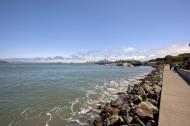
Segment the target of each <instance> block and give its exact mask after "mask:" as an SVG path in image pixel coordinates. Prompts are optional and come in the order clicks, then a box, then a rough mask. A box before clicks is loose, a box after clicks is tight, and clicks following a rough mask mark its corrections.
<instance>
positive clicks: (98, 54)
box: [8, 44, 190, 63]
mask: <svg viewBox="0 0 190 126" xmlns="http://www.w3.org/2000/svg"><path fill="white" fill-rule="evenodd" d="M181 53H190V47H189V45H188V44H173V45H171V46H169V47H166V48H161V49H139V48H135V47H125V48H121V49H114V50H113V49H112V50H111V49H110V50H109V49H102V50H95V51H88V52H79V53H77V54H73V55H70V56H67V57H63V56H55V57H46V58H40V57H38V58H28V59H27V58H24V59H22V58H20V59H8V60H9V61H17V62H18V61H22V62H64V63H70V62H73V63H84V62H88V61H98V60H102V59H105V58H106V59H108V60H112V61H114V60H120V59H127V60H141V61H144V60H149V59H153V58H158V57H165V56H166V55H178V54H181Z"/></svg>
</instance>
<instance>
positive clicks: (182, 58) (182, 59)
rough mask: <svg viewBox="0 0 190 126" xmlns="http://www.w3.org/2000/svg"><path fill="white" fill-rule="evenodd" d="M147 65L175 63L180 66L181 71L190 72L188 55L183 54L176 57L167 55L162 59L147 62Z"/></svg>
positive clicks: (189, 55) (189, 57)
mask: <svg viewBox="0 0 190 126" xmlns="http://www.w3.org/2000/svg"><path fill="white" fill-rule="evenodd" d="M149 63H156V64H169V63H175V64H179V65H181V67H182V68H183V69H187V70H190V53H183V54H179V55H177V56H172V55H167V56H165V57H164V58H156V59H152V60H150V61H149Z"/></svg>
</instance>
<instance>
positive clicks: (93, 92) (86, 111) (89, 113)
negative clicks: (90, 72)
mask: <svg viewBox="0 0 190 126" xmlns="http://www.w3.org/2000/svg"><path fill="white" fill-rule="evenodd" d="M146 74H147V73H145V74H141V75H137V76H135V77H131V78H128V79H127V80H125V79H121V80H112V81H105V82H102V83H99V84H96V85H94V87H92V88H90V89H89V90H87V89H83V90H82V91H84V92H86V93H85V97H84V98H80V99H79V98H77V99H75V100H74V101H73V102H72V103H71V117H70V118H68V119H66V120H67V122H68V123H69V122H75V123H77V125H84V124H86V122H85V121H87V120H90V119H93V118H94V117H96V116H97V115H98V114H99V112H100V110H98V109H97V107H98V106H99V105H101V104H104V103H106V102H110V101H111V100H116V99H118V98H119V96H118V95H117V93H118V92H126V91H127V89H128V87H131V86H134V85H136V84H139V83H140V82H141V81H140V79H143V78H144V77H145V76H146ZM79 101H80V102H79ZM78 103H80V104H82V107H80V108H78V112H75V111H74V110H73V109H74V106H75V105H76V104H78ZM76 110H77V109H76Z"/></svg>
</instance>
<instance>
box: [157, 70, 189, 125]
mask: <svg viewBox="0 0 190 126" xmlns="http://www.w3.org/2000/svg"><path fill="white" fill-rule="evenodd" d="M159 126H190V85H188V84H187V83H186V82H185V81H184V80H183V79H182V78H181V77H180V76H179V75H178V74H177V73H175V72H174V71H172V70H169V67H165V68H164V76H163V85H162V94H161V103H160V117H159Z"/></svg>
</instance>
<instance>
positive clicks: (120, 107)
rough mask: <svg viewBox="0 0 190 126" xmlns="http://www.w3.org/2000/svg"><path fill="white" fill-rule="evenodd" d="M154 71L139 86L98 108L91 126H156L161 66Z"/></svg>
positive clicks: (129, 88) (161, 73)
mask: <svg viewBox="0 0 190 126" xmlns="http://www.w3.org/2000/svg"><path fill="white" fill-rule="evenodd" d="M153 67H154V68H155V69H154V70H152V72H151V73H150V74H149V75H147V76H146V77H145V78H144V79H142V80H141V83H140V84H137V85H134V86H133V87H132V86H130V87H128V89H127V91H126V92H119V93H118V95H119V98H118V99H117V100H114V101H111V102H110V103H107V104H105V105H102V106H99V108H98V109H100V111H101V112H100V114H99V116H98V117H96V118H95V119H94V120H93V121H92V123H91V124H90V125H92V126H157V125H158V117H159V105H160V95H161V88H162V82H163V66H153Z"/></svg>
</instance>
